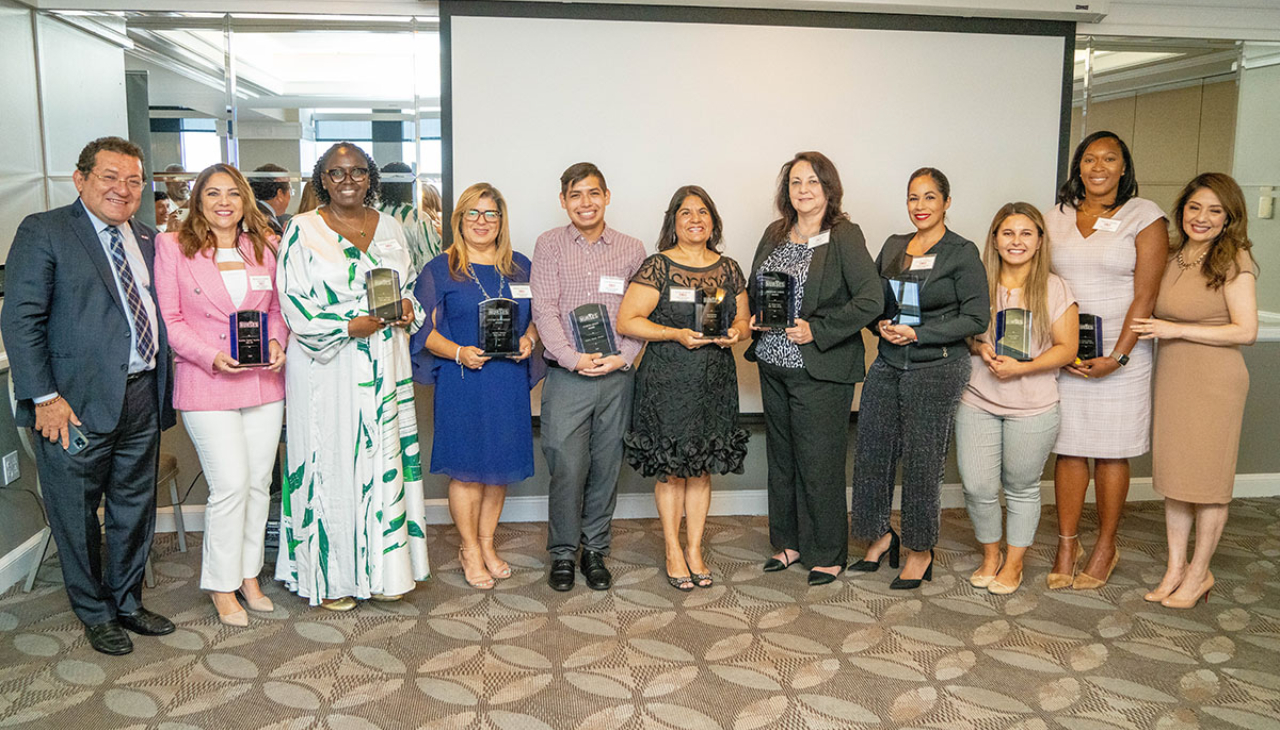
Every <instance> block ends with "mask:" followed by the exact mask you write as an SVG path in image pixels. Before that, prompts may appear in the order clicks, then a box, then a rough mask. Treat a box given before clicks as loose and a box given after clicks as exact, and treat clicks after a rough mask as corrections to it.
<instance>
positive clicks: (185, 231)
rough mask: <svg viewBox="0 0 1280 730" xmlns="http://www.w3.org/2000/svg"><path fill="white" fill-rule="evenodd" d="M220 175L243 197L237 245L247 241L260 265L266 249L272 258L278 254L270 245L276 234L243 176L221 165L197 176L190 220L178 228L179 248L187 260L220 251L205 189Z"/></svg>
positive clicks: (192, 193) (202, 171)
mask: <svg viewBox="0 0 1280 730" xmlns="http://www.w3.org/2000/svg"><path fill="white" fill-rule="evenodd" d="M218 173H222V174H224V175H227V176H228V177H230V178H231V180H232V181H233V182H234V183H235V185H236V190H237V191H238V192H239V193H240V203H241V206H242V210H243V216H242V217H241V218H240V230H241V232H242V235H241V237H240V239H239V241H237V244H236V245H237V247H240V246H243V243H244V240H245V239H246V238H247V239H248V240H249V247H250V248H251V249H252V252H253V257H254V260H255V261H256V262H257V263H259V264H261V263H263V256H264V255H265V254H264V252H265V251H266V250H267V249H271V253H272V254H275V252H276V247H275V245H274V244H272V242H271V238H272V237H274V233H273V232H272V230H271V226H270V224H268V223H267V217H266V216H265V215H263V214H262V211H260V210H258V205H257V203H256V199H255V198H254V197H253V189H252V188H250V187H249V181H248V180H246V179H245V177H244V175H241V174H240V171H239V170H237V169H236V168H234V167H232V166H231V165H225V164H223V163H221V162H219V163H217V164H213V165H210V166H208V167H206V168H205V169H203V170H201V171H200V174H199V175H197V176H196V180H195V184H194V185H192V187H191V198H190V200H191V204H190V211H189V212H188V213H187V219H186V220H184V221H183V222H182V226H181V227H179V228H178V245H179V246H180V247H181V248H182V253H183V255H184V256H186V257H187V258H195V255H196V254H198V253H203V254H204V255H206V256H212V255H213V250H214V249H215V248H217V247H218V239H217V236H215V235H214V233H213V226H211V225H209V217H208V216H207V215H205V212H204V189H205V188H206V187H208V186H209V180H210V179H212V178H213V176H214V175H217V174H218Z"/></svg>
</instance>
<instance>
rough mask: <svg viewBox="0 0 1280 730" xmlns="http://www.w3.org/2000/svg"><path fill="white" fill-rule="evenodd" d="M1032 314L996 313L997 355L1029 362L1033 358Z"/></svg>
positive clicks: (1015, 312)
mask: <svg viewBox="0 0 1280 730" xmlns="http://www.w3.org/2000/svg"><path fill="white" fill-rule="evenodd" d="M1031 319H1032V317H1031V312H1029V311H1027V310H1025V309H1017V308H1010V309H1001V310H1000V311H999V312H997V313H996V354H997V355H1003V356H1005V357H1011V358H1013V359H1014V360H1019V361H1021V362H1029V361H1030V360H1031V359H1032V357H1031Z"/></svg>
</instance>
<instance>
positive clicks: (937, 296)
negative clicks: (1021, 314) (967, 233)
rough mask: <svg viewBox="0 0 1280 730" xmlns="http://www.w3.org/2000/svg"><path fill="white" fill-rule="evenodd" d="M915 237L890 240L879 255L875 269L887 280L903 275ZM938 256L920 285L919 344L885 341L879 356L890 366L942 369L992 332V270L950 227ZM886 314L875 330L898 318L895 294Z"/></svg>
mask: <svg viewBox="0 0 1280 730" xmlns="http://www.w3.org/2000/svg"><path fill="white" fill-rule="evenodd" d="M914 235H915V234H913V233H903V234H899V235H894V236H889V238H888V240H886V241H885V242H884V246H883V247H882V248H881V249H880V255H879V256H877V257H876V269H877V271H879V272H880V276H882V277H883V278H884V280H885V288H886V289H887V288H888V280H889V279H890V278H892V277H893V276H895V275H897V274H898V273H899V272H901V271H902V262H903V260H904V256H905V254H906V252H907V244H908V243H910V242H911V238H912V236H914ZM929 254H930V255H933V256H934V264H933V268H932V269H931V270H930V271H929V273H928V276H927V278H926V279H925V280H924V282H923V284H922V285H921V287H920V318H921V320H922V321H923V322H924V324H920V325H917V326H916V327H914V328H913V329H915V331H916V337H917V338H918V341H917V342H915V343H912V344H910V345H895V344H893V343H892V342H889V341H887V340H884V339H881V340H880V346H879V349H878V351H877V352H878V353H879V354H878V356H879V357H880V358H881V359H882V360H884V361H885V363H886V364H888V365H892V366H893V367H895V368H898V369H899V370H904V369H906V368H910V367H928V366H930V365H942V364H944V363H946V362H950V361H951V359H954V358H956V357H966V358H967V357H969V349H968V347H967V346H966V345H965V338H966V337H973V336H974V335H980V334H982V333H983V332H986V331H987V325H988V324H989V323H990V321H991V293H990V290H989V289H988V287H987V270H986V268H985V267H983V265H982V256H981V255H980V254H979V253H978V247H977V246H976V245H974V243H973V242H972V241H970V240H969V239H967V238H964V237H963V236H961V235H959V234H957V233H955V232H954V231H952V230H951V229H949V228H948V229H947V230H946V232H945V233H943V234H942V238H941V239H940V240H939V241H938V242H937V243H935V244H934V245H933V248H931V249H929ZM884 297H885V311H884V313H883V314H882V315H881V316H879V317H876V319H875V322H874V323H873V324H872V326H871V327H870V329H871V331H872V333H873V334H875V335H876V336H879V335H880V328H879V327H877V326H876V325H877V324H879V322H880V320H882V319H893V318H894V316H896V315H897V312H898V304H897V302H896V301H895V300H894V298H893V294H892V292H891V291H888V292H886V293H885V295H884Z"/></svg>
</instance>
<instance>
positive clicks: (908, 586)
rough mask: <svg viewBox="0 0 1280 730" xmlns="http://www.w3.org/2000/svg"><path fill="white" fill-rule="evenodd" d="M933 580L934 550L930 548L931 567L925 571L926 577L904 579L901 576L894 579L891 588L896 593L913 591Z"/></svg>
mask: <svg viewBox="0 0 1280 730" xmlns="http://www.w3.org/2000/svg"><path fill="white" fill-rule="evenodd" d="M932 580H933V548H929V567H927V568H925V569H924V575H923V576H921V577H919V578H903V577H902V575H901V574H899V575H898V577H897V578H894V579H893V582H892V583H890V584H889V588H891V589H892V590H895V591H911V590H915V589H916V588H919V587H920V584H921V583H923V582H924V581H932Z"/></svg>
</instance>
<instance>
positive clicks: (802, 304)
mask: <svg viewBox="0 0 1280 730" xmlns="http://www.w3.org/2000/svg"><path fill="white" fill-rule="evenodd" d="M843 194H844V193H843V188H842V187H841V186H840V175H839V173H837V172H836V168H835V165H833V164H832V163H831V160H829V159H827V158H826V156H824V155H823V154H821V153H819V152H800V153H798V154H796V156H795V157H794V158H792V159H791V160H790V161H789V162H787V164H785V165H783V166H782V172H781V174H780V175H779V176H778V192H777V196H776V198H775V201H774V202H775V205H776V206H777V209H778V212H779V213H781V215H782V217H781V218H780V219H778V220H776V221H774V222H773V223H772V224H770V226H769V227H768V228H766V229H765V232H764V235H763V236H762V237H761V239H760V244H759V245H758V246H757V247H756V253H755V256H754V258H753V260H752V265H751V277H750V278H749V280H748V287H749V288H748V291H749V294H750V298H751V311H752V320H751V322H752V330H753V331H752V343H751V346H750V347H749V348H748V349H747V352H746V358H747V359H748V360H751V361H753V362H756V363H757V364H758V365H759V367H760V390H761V396H762V398H763V401H764V419H765V443H766V445H767V450H768V463H769V483H768V486H769V539H770V542H772V543H773V546H774V548H776V549H778V552H777V553H776V554H775V555H774V556H773V557H771V558H769V559H768V560H767V561H765V564H764V569H765V571H766V572H772V571H778V570H785V569H786V568H787V567H789V566H790V565H791V564H792V563H795V562H797V561H801V560H802V561H804V564H805V565H807V566H809V567H810V572H809V584H810V585H822V584H824V583H830V582H831V581H833V580H835V578H836V576H837V575H839V574H840V571H841V570H843V569H844V567H845V563H846V562H847V561H848V557H849V540H848V536H847V528H848V507H847V505H846V503H845V496H844V485H845V478H846V471H845V454H846V452H847V451H848V434H849V411H850V408H851V407H852V405H853V394H854V388H855V386H856V384H857V383H858V382H859V381H860V380H862V376H863V373H864V368H865V366H864V353H863V347H862V334H861V329H862V328H863V327H865V326H867V325H868V324H870V323H871V322H872V321H873V320H874V319H875V318H876V317H877V316H879V314H880V312H881V310H882V307H883V299H882V295H881V291H880V280H879V276H878V275H877V273H876V269H875V264H874V263H873V262H872V260H871V256H870V255H869V254H868V253H867V245H866V240H865V239H864V238H863V236H862V230H861V229H860V228H859V227H858V226H857V225H855V224H854V223H851V222H849V217H848V216H847V215H845V213H843V212H842V211H841V210H840V201H841V198H842V197H843ZM766 271H782V272H786V273H788V274H790V275H791V276H792V277H794V279H795V282H796V297H795V300H794V301H793V302H792V310H791V314H792V315H794V317H795V324H794V326H791V327H788V328H786V329H768V328H762V327H759V326H757V320H758V318H759V312H760V274H761V272H766Z"/></svg>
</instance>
